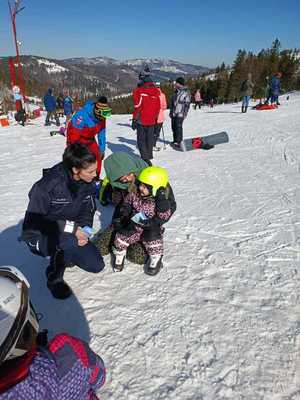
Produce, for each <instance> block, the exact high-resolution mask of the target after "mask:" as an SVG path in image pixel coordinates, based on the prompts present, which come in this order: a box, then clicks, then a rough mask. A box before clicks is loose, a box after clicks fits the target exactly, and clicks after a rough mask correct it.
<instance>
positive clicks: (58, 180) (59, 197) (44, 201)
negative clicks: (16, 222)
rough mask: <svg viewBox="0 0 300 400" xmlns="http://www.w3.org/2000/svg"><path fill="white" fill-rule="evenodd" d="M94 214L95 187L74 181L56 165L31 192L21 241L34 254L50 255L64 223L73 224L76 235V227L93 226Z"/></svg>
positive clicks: (61, 167) (62, 166)
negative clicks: (69, 222) (70, 222)
mask: <svg viewBox="0 0 300 400" xmlns="http://www.w3.org/2000/svg"><path fill="white" fill-rule="evenodd" d="M95 211H96V206H95V185H94V183H93V182H91V183H86V182H83V181H75V180H74V179H73V178H72V176H71V173H70V172H68V171H67V170H66V169H65V167H64V165H63V163H59V164H57V165H55V166H54V167H52V168H51V169H49V170H48V171H47V172H46V173H45V175H44V176H43V177H42V178H41V179H40V180H39V181H38V182H36V183H35V184H34V185H33V187H32V188H31V190H30V192H29V205H28V208H27V211H26V214H25V219H24V223H23V231H22V236H21V237H22V239H23V240H24V241H25V242H26V243H27V244H28V246H29V248H30V250H31V251H32V252H33V253H35V254H38V255H42V256H46V255H50V254H51V253H52V252H53V251H52V250H53V249H52V247H53V246H54V245H55V243H57V240H58V236H59V235H60V234H61V233H62V232H64V229H65V225H66V221H72V222H74V223H75V225H74V232H75V230H76V228H77V227H78V226H81V227H84V226H92V225H93V217H94V214H95ZM68 234H69V233H68ZM49 237H51V238H52V239H53V240H51V246H52V247H51V248H49V246H50V242H49ZM31 247H33V248H31Z"/></svg>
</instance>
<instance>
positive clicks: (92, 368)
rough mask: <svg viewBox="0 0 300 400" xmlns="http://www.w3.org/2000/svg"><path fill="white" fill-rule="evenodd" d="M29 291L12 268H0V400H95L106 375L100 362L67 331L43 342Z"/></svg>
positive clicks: (27, 284) (82, 343) (21, 277)
mask: <svg viewBox="0 0 300 400" xmlns="http://www.w3.org/2000/svg"><path fill="white" fill-rule="evenodd" d="M29 287H30V286H29V283H28V281H27V279H26V278H25V276H24V275H23V274H22V272H20V271H19V270H18V269H17V268H15V267H10V266H7V267H1V268H0V310H1V312H0V400H17V399H31V400H35V399H36V400H37V399H43V400H57V399H62V400H64V399H66V400H67V399H68V400H92V399H93V400H97V399H98V397H97V396H96V391H97V390H98V389H100V388H101V387H102V386H103V385H104V383H105V376H106V370H105V365H104V362H103V360H102V358H101V357H99V356H98V355H97V354H95V353H94V352H93V351H92V350H91V349H90V347H89V346H88V344H87V343H85V342H84V341H82V340H80V339H77V338H75V337H73V336H70V335H69V334H67V333H61V334H58V335H56V336H55V337H54V338H53V339H52V340H51V341H50V342H49V343H48V339H47V331H45V330H44V331H41V332H39V322H38V317H37V314H36V312H35V310H34V308H33V305H32V303H31V301H30V297H29Z"/></svg>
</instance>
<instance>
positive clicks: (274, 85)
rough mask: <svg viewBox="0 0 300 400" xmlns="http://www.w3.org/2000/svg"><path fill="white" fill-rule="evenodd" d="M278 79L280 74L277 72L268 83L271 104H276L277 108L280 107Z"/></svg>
mask: <svg viewBox="0 0 300 400" xmlns="http://www.w3.org/2000/svg"><path fill="white" fill-rule="evenodd" d="M280 78H281V72H277V74H275V75H274V76H272V78H271V82H270V92H271V104H276V105H277V106H280V103H279V100H278V97H279V95H280Z"/></svg>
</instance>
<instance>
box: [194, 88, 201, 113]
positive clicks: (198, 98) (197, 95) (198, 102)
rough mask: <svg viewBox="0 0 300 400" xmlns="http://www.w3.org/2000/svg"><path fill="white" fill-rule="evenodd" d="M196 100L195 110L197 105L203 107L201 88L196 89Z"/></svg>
mask: <svg viewBox="0 0 300 400" xmlns="http://www.w3.org/2000/svg"><path fill="white" fill-rule="evenodd" d="M194 100H195V105H194V110H196V108H197V107H199V109H201V102H202V97H201V92H200V89H197V90H196V92H195V94H194Z"/></svg>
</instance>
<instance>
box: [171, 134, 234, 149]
mask: <svg viewBox="0 0 300 400" xmlns="http://www.w3.org/2000/svg"><path fill="white" fill-rule="evenodd" d="M228 142H229V137H228V134H227V133H226V132H219V133H215V134H213V135H208V136H198V137H194V138H189V139H184V140H183V141H182V142H181V144H180V146H178V147H175V146H174V148H175V149H176V150H179V151H190V150H199V149H202V150H210V149H212V148H213V147H214V146H216V145H218V144H222V143H228Z"/></svg>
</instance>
